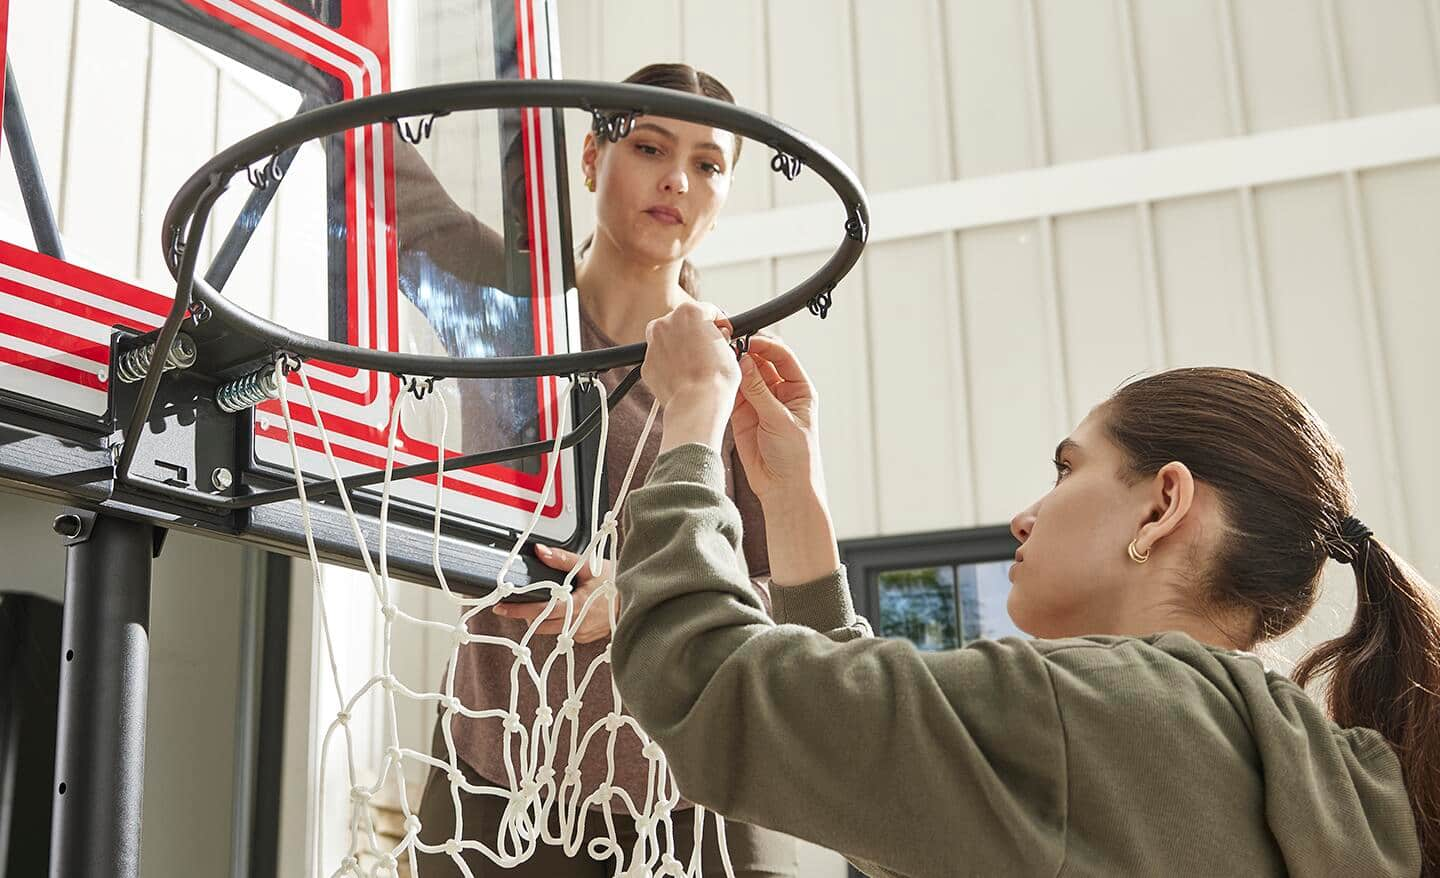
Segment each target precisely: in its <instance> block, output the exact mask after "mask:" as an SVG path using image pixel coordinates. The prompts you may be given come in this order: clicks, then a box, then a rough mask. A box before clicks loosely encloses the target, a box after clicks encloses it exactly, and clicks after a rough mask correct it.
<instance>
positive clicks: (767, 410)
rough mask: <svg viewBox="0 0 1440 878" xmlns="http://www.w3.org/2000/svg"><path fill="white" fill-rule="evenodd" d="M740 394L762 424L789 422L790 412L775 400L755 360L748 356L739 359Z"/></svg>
mask: <svg viewBox="0 0 1440 878" xmlns="http://www.w3.org/2000/svg"><path fill="white" fill-rule="evenodd" d="M740 393H741V394H743V395H744V397H745V400H746V401H747V402H749V403H750V405H751V406H752V407H754V409H755V414H757V415H759V417H760V421H761V422H762V423H764V422H767V421H768V422H770V423H774V422H775V421H776V420H777V419H784V420H789V417H790V410H789V409H787V408H785V405H784V403H782V402H780V400H778V399H776V398H775V394H774V393H773V392H771V390H770V385H768V384H766V383H765V376H764V375H762V374H761V373H760V370H759V369H758V368H757V367H756V365H755V360H754V359H753V358H751V356H750V355H749V354H746V355H745V356H743V357H741V358H740Z"/></svg>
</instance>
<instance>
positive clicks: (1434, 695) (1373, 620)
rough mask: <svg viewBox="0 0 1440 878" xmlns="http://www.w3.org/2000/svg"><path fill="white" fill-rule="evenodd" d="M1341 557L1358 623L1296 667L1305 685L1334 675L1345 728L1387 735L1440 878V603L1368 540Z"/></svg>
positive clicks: (1333, 692)
mask: <svg viewBox="0 0 1440 878" xmlns="http://www.w3.org/2000/svg"><path fill="white" fill-rule="evenodd" d="M1341 560H1343V561H1346V562H1347V563H1349V564H1350V566H1351V567H1352V568H1353V569H1354V571H1355V584H1356V589H1357V592H1358V598H1359V599H1358V602H1357V604H1356V608H1355V621H1354V622H1353V623H1351V625H1350V630H1349V631H1346V632H1345V633H1344V634H1343V635H1341V636H1340V637H1337V638H1335V639H1334V640H1330V641H1327V642H1325V643H1322V644H1320V646H1318V647H1316V648H1315V650H1314V651H1312V652H1311V653H1310V654H1308V655H1307V656H1305V658H1304V659H1302V660H1301V661H1300V663H1299V664H1298V665H1296V667H1295V671H1294V675H1293V677H1294V680H1295V682H1296V683H1298V684H1300V685H1301V686H1304V685H1305V684H1306V683H1307V682H1308V681H1310V680H1311V679H1313V678H1314V677H1316V676H1317V675H1320V674H1327V673H1328V674H1329V675H1330V681H1329V687H1328V694H1327V706H1328V707H1329V709H1330V715H1331V717H1332V718H1333V719H1334V720H1335V722H1337V723H1339V724H1340V725H1341V726H1343V727H1346V728H1350V727H1354V726H1364V727H1367V728H1372V729H1375V730H1376V731H1378V732H1380V734H1382V735H1384V736H1385V739H1386V741H1388V742H1389V743H1390V746H1391V747H1392V748H1394V750H1395V754H1396V756H1398V757H1399V759H1400V769H1401V772H1402V773H1403V775H1404V777H1405V788H1406V789H1407V790H1408V791H1409V793H1410V805H1411V808H1412V809H1413V810H1414V812H1415V826H1416V829H1417V830H1418V832H1419V836H1420V850H1421V858H1422V861H1423V863H1424V867H1423V869H1422V870H1421V875H1422V876H1424V878H1440V605H1437V600H1436V596H1435V594H1434V592H1432V591H1431V589H1430V586H1429V585H1427V584H1426V583H1425V581H1424V580H1422V579H1421V578H1420V576H1419V574H1418V573H1416V572H1415V570H1413V569H1412V568H1411V567H1410V566H1409V565H1407V564H1406V563H1405V562H1404V561H1403V560H1401V559H1400V558H1399V557H1397V556H1396V555H1395V554H1394V553H1392V552H1391V551H1390V549H1389V548H1388V547H1386V546H1385V544H1384V543H1382V542H1380V541H1379V540H1377V539H1374V538H1373V537H1370V536H1368V535H1367V536H1365V538H1364V539H1362V540H1360V541H1359V542H1358V544H1357V545H1355V546H1354V550H1353V552H1352V553H1350V554H1349V555H1348V557H1343V558H1341Z"/></svg>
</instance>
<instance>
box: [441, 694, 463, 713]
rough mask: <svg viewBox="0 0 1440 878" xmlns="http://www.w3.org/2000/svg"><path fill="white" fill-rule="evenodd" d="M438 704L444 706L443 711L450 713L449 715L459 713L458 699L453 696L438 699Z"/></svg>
mask: <svg viewBox="0 0 1440 878" xmlns="http://www.w3.org/2000/svg"><path fill="white" fill-rule="evenodd" d="M440 703H441V704H443V705H444V706H445V709H446V710H448V711H450V712H451V713H459V712H460V699H458V698H456V697H455V696H454V695H446V696H445V697H444V698H442V699H440Z"/></svg>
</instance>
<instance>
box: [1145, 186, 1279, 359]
mask: <svg viewBox="0 0 1440 878" xmlns="http://www.w3.org/2000/svg"><path fill="white" fill-rule="evenodd" d="M1241 210H1242V206H1241V204H1240V199H1239V198H1238V197H1237V196H1236V195H1234V194H1233V193H1229V192H1225V193H1220V194H1216V195H1199V196H1195V197H1194V198H1183V199H1177V200H1175V201H1168V202H1164V203H1162V204H1157V205H1155V214H1154V215H1155V242H1156V249H1157V260H1156V262H1157V266H1158V270H1159V276H1160V289H1161V296H1162V301H1163V303H1164V304H1163V309H1164V312H1163V313H1164V317H1165V327H1164V330H1165V340H1166V348H1167V354H1168V356H1167V360H1166V364H1165V365H1167V366H1201V365H1224V366H1236V367H1240V368H1245V369H1260V370H1264V369H1265V368H1266V367H1267V364H1266V363H1265V362H1264V361H1263V358H1262V356H1261V354H1260V351H1263V350H1265V349H1266V346H1267V340H1266V339H1265V338H1263V337H1262V334H1263V333H1265V332H1266V326H1267V325H1268V324H1265V323H1260V322H1257V321H1256V320H1255V319H1254V318H1253V308H1254V305H1253V303H1252V302H1251V301H1250V299H1251V295H1252V293H1251V290H1250V287H1249V278H1248V272H1247V254H1246V250H1245V241H1244V232H1243V220H1242V217H1241ZM1262 305H1263V303H1262Z"/></svg>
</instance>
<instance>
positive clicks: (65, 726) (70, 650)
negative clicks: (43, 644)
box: [50, 510, 155, 878]
mask: <svg viewBox="0 0 1440 878" xmlns="http://www.w3.org/2000/svg"><path fill="white" fill-rule="evenodd" d="M55 531H56V532H57V533H59V534H60V535H61V536H62V537H64V538H65V544H66V546H67V547H68V549H67V552H66V558H65V608H64V623H63V630H62V633H61V645H60V648H61V650H62V655H61V661H60V709H59V718H58V727H57V732H56V736H55V791H54V795H55V799H54V801H55V810H54V814H53V816H52V818H51V828H50V875H51V878H91V876H95V878H99V876H102V875H103V876H107V878H109V876H115V878H138V876H139V874H140V820H141V799H142V793H143V790H144V779H145V700H146V690H147V685H148V680H149V676H148V675H149V664H150V632H149V627H150V567H151V559H152V558H153V556H154V547H155V527H154V526H153V525H150V524H145V523H141V522H134V521H128V520H125V519H120V518H112V517H109V516H106V515H96V514H94V513H90V512H85V511H80V510H69V511H66V512H64V513H62V514H61V515H60V516H58V517H57V518H56V519H55Z"/></svg>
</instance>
